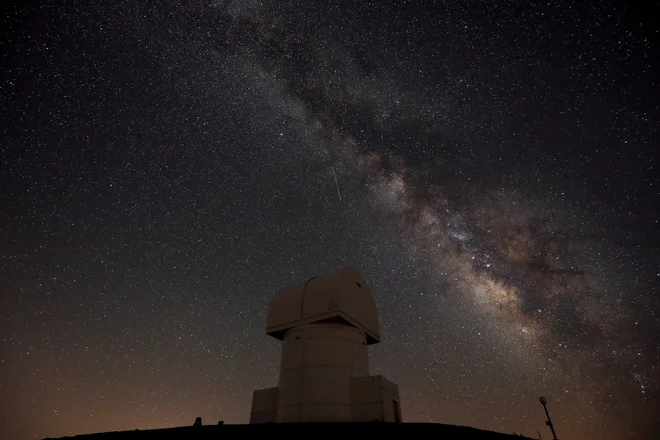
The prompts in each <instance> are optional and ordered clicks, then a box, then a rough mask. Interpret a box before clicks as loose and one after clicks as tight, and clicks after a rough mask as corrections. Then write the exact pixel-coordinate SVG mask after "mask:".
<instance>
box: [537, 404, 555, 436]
mask: <svg viewBox="0 0 660 440" xmlns="http://www.w3.org/2000/svg"><path fill="white" fill-rule="evenodd" d="M539 402H541V405H543V409H544V410H545V415H546V417H547V418H548V420H547V421H546V422H545V424H546V425H548V427H549V428H550V431H552V438H553V439H554V440H557V434H555V428H554V426H552V420H550V414H549V413H548V407H547V406H546V405H547V404H548V401H547V400H546V399H545V397H543V396H541V397H539Z"/></svg>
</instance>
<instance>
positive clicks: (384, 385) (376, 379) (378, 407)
mask: <svg viewBox="0 0 660 440" xmlns="http://www.w3.org/2000/svg"><path fill="white" fill-rule="evenodd" d="M351 404H352V408H353V421H355V422H375V421H378V422H401V421H402V415H401V401H400V399H399V389H398V387H397V386H396V385H395V384H394V383H392V382H390V381H389V380H387V379H385V378H384V377H383V376H367V377H359V378H353V379H352V381H351ZM397 409H398V411H399V414H398V417H397V415H396V413H395V411H396V410H397Z"/></svg>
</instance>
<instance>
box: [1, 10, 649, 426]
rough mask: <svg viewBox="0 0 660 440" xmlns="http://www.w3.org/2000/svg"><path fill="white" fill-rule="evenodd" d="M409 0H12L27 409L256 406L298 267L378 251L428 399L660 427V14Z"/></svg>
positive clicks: (424, 406)
mask: <svg viewBox="0 0 660 440" xmlns="http://www.w3.org/2000/svg"><path fill="white" fill-rule="evenodd" d="M399 3H400V2H374V3H371V2H355V3H354V2H345V4H344V3H342V6H341V7H339V6H328V5H326V4H324V2H318V3H315V2H281V1H278V2H269V1H261V2H257V1H244V2H237V1H216V2H212V1H204V2H202V1H198V2H166V3H163V4H159V5H149V6H138V5H135V4H131V3H129V2H126V3H123V4H120V5H117V6H115V7H112V8H111V7H102V6H98V5H87V4H81V5H69V6H67V7H64V6H61V9H60V8H55V7H52V8H49V7H43V8H40V9H39V10H34V11H27V10H25V11H24V10H22V9H21V8H20V7H17V8H16V9H15V10H13V11H12V14H10V15H9V17H10V18H11V20H12V21H10V24H11V26H8V27H7V28H8V29H10V30H9V31H8V34H7V37H6V41H8V42H9V44H8V47H10V48H11V50H10V51H9V55H8V56H7V57H5V62H6V63H7V65H8V72H9V75H8V79H6V80H3V95H4V96H5V97H6V98H3V108H5V109H9V111H6V112H5V113H7V114H8V115H9V118H8V120H9V121H12V122H13V123H12V124H6V125H5V126H4V127H3V130H4V136H3V138H4V141H3V152H6V153H7V154H6V155H5V154H3V156H4V157H5V159H3V173H2V188H3V190H2V196H1V197H2V198H1V199H0V201H1V202H2V206H3V215H2V223H1V224H0V226H1V227H2V228H1V231H2V232H1V233H2V248H1V250H2V260H1V266H0V274H2V280H3V292H2V300H3V312H2V314H3V321H2V324H1V326H0V330H1V331H2V336H3V345H2V349H3V354H2V363H1V364H0V372H1V373H2V377H3V380H2V382H1V385H2V388H1V389H0V391H1V392H2V393H3V398H2V400H3V402H4V403H3V406H2V412H3V421H2V424H0V428H1V429H2V430H3V432H7V433H9V434H10V436H11V437H12V438H34V437H45V436H58V435H67V434H76V433H84V432H93V431H107V430H119V429H136V428H139V429H146V428H149V427H163V426H175V425H186V424H189V423H190V422H191V421H192V420H194V418H195V417H196V416H200V415H201V416H204V418H205V419H207V420H208V419H209V418H210V419H212V420H213V419H224V420H225V421H226V422H229V423H245V422H247V420H248V416H249V404H250V398H251V392H252V390H253V389H257V388H262V387H266V386H272V385H274V383H275V382H276V377H277V366H278V362H279V358H278V350H279V346H278V344H277V341H271V340H270V339H269V338H268V337H267V336H265V335H264V334H263V327H264V325H265V321H264V320H265V312H266V308H267V304H268V299H269V297H270V295H272V293H273V292H274V291H275V290H276V289H277V288H279V287H281V286H283V285H285V284H288V283H293V282H298V281H300V280H302V279H305V278H308V277H310V276H313V275H316V274H319V273H322V272H326V271H330V270H334V269H336V268H339V267H343V266H349V265H352V266H356V267H358V268H360V270H362V271H363V273H364V274H365V277H366V279H367V280H368V281H369V283H370V285H371V287H372V289H373V290H374V292H375V295H376V297H377V298H376V299H377V303H378V305H379V311H380V321H381V323H382V326H383V343H382V344H380V345H379V346H376V347H375V348H374V349H373V350H372V353H371V366H372V368H371V369H372V372H375V373H376V374H378V373H382V374H385V375H387V376H388V377H391V378H392V379H393V380H394V381H395V382H397V383H398V384H399V387H400V390H401V394H402V405H403V406H402V408H403V415H404V418H405V420H406V421H433V422H442V423H450V424H459V425H470V426H474V427H478V428H483V429H491V430H497V431H503V432H517V433H523V434H525V435H528V436H532V437H536V436H537V430H539V431H541V433H542V435H543V436H544V437H545V436H547V435H548V432H547V428H546V427H545V426H544V414H543V411H542V408H541V406H540V405H539V404H538V397H539V396H541V395H545V396H546V397H547V398H548V401H549V402H550V404H549V407H550V411H551V414H552V415H553V419H554V422H555V425H556V428H557V431H558V436H559V438H562V439H578V438H591V437H598V438H603V439H619V438H651V436H652V433H653V432H657V430H658V429H660V427H659V426H658V424H657V423H658V422H657V404H658V396H659V391H660V383H659V381H658V377H660V371H658V370H659V369H660V364H659V361H660V321H659V320H660V315H659V310H660V303H659V299H658V291H657V288H658V279H659V278H658V277H659V276H660V274H658V256H657V243H658V234H657V228H658V223H659V222H658V215H657V211H658V195H657V188H658V183H659V182H658V180H657V178H656V177H655V170H654V168H657V165H656V163H655V159H656V157H655V156H654V154H655V153H654V150H653V149H652V148H651V147H652V145H657V142H658V138H657V128H656V127H655V126H654V121H656V122H657V119H658V114H657V105H655V106H654V105H653V103H652V100H651V98H650V97H651V96H653V93H652V92H658V83H657V78H658V77H659V76H658V75H657V67H658V66H657V60H656V59H654V57H653V55H652V54H654V53H656V52H657V44H656V39H657V31H655V30H652V29H650V23H649V21H648V20H647V19H646V18H644V14H642V13H641V12H639V11H633V10H628V9H623V10H622V9H621V7H619V8H618V9H617V8H616V7H614V6H602V7H599V8H594V9H591V8H588V7H581V6H575V5H572V4H571V2H559V3H556V4H555V3H553V4H548V5H524V6H523V5H522V4H518V3H516V2H474V3H469V4H467V3H466V4H462V3H457V4H453V5H447V4H435V3H432V2H428V3H426V4H424V5H422V4H419V5H415V4H411V5H402V4H399ZM37 419H38V421H36V420H37Z"/></svg>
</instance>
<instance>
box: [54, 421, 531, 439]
mask: <svg viewBox="0 0 660 440" xmlns="http://www.w3.org/2000/svg"><path fill="white" fill-rule="evenodd" d="M360 425H362V426H360ZM319 433H323V436H324V437H326V436H328V435H348V436H351V435H362V436H363V435H366V434H369V435H383V436H385V437H390V436H398V438H406V437H402V436H407V438H420V437H418V436H422V435H423V436H433V438H435V439H447V440H449V439H465V440H471V439H475V440H491V439H492V440H506V439H529V437H525V436H522V435H515V434H502V433H499V432H492V431H484V430H481V429H475V428H469V427H467V426H455V425H443V424H440V423H272V424H264V425H207V426H183V427H178V428H166V429H150V430H145V431H140V430H137V429H136V430H135V431H118V432H103V433H98V434H85V435H77V436H74V437H61V438H62V439H69V438H74V439H81V440H83V439H89V440H129V439H130V440H137V439H139V440H146V439H158V440H161V439H219V438H222V439H229V438H247V437H246V436H249V437H250V438H252V436H255V438H264V437H263V436H269V437H271V436H276V438H281V437H280V436H296V437H299V436H301V435H306V436H312V435H314V434H319ZM308 438H311V437H308ZM46 440H50V439H46Z"/></svg>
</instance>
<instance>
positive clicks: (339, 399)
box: [250, 268, 401, 423]
mask: <svg viewBox="0 0 660 440" xmlns="http://www.w3.org/2000/svg"><path fill="white" fill-rule="evenodd" d="M266 334H268V335H270V336H272V337H274V338H276V339H279V340H281V341H282V363H281V367H280V377H279V384H278V386H277V387H274V388H266V389H263V390H256V391H254V393H253V395H252V411H251V414H250V423H292V422H294V423H295V422H373V421H379V422H400V421H401V410H400V404H399V389H398V387H397V386H396V385H395V384H394V383H392V382H390V381H388V380H387V379H385V378H384V377H382V376H369V353H368V351H367V346H368V345H370V344H377V343H378V342H380V329H379V327H378V313H377V311H376V302H375V301H374V298H373V296H372V294H371V291H370V290H369V287H368V286H367V282H366V281H365V280H364V278H363V277H362V275H361V274H360V272H359V271H357V270H356V269H350V268H348V269H342V270H339V271H337V272H333V273H330V274H327V275H322V276H318V277H314V278H311V279H309V280H307V281H305V282H302V283H299V284H296V285H293V286H289V287H285V288H283V289H281V290H279V291H278V292H277V293H275V296H273V299H272V300H271V302H270V307H269V310H268V322H267V325H266Z"/></svg>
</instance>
